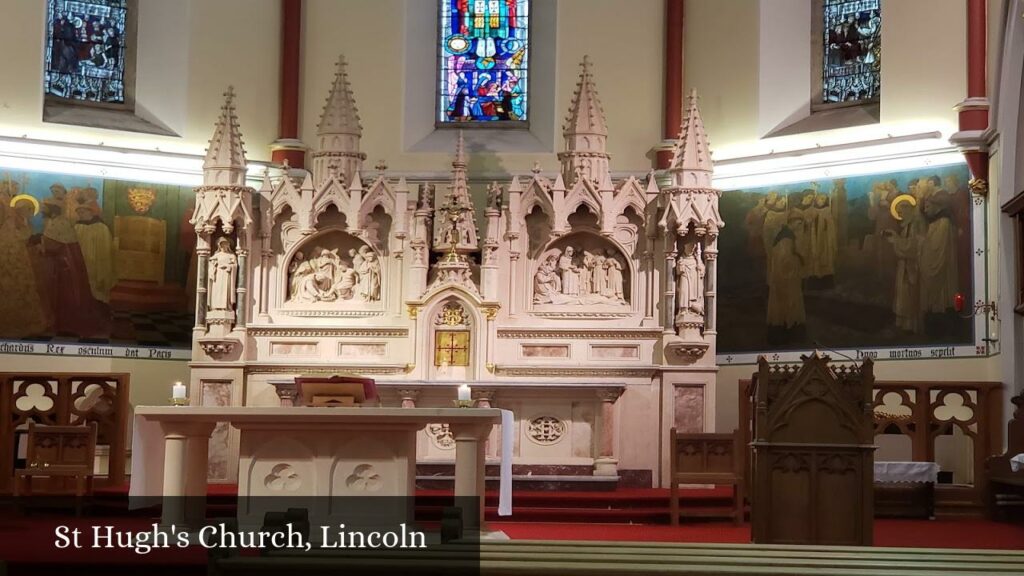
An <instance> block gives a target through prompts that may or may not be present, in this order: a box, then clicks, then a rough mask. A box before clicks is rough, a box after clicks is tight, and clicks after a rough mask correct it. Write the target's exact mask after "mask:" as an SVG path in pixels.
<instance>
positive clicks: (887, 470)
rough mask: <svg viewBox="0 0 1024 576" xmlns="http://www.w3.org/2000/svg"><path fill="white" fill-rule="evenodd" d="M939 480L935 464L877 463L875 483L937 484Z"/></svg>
mask: <svg viewBox="0 0 1024 576" xmlns="http://www.w3.org/2000/svg"><path fill="white" fill-rule="evenodd" d="M938 480H939V465H938V464H936V463H935V462H875V482H893V483H914V484H927V483H931V484H935V483H936V482H938Z"/></svg>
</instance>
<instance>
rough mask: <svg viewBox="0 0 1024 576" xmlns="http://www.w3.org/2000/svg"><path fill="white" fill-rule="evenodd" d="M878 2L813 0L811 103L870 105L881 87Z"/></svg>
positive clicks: (816, 104)
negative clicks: (814, 47)
mask: <svg viewBox="0 0 1024 576" xmlns="http://www.w3.org/2000/svg"><path fill="white" fill-rule="evenodd" d="M881 4H882V0H817V1H816V2H815V3H814V6H815V8H816V10H815V16H814V32H815V37H816V38H817V40H815V44H817V45H818V46H819V49H818V50H817V51H816V52H817V53H816V54H815V60H816V61H817V62H816V64H817V65H816V66H815V71H814V76H815V80H816V81H815V83H814V86H815V87H816V90H815V92H816V94H815V95H814V101H813V104H814V107H815V108H822V107H833V106H848V105H851V104H853V105H856V104H867V103H876V102H878V100H879V96H880V95H881V91H882V7H881Z"/></svg>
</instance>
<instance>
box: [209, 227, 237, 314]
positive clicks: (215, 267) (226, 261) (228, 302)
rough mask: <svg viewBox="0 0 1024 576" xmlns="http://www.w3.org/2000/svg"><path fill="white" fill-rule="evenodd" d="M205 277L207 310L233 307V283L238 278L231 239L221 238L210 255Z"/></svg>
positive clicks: (231, 308) (231, 309)
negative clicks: (206, 277) (215, 249)
mask: <svg viewBox="0 0 1024 576" xmlns="http://www.w3.org/2000/svg"><path fill="white" fill-rule="evenodd" d="M208 272H209V274H208V275H209V278H208V279H207V291H206V306H207V309H208V310H209V311H211V312H212V311H215V310H229V311H234V309H235V284H236V281H237V278H238V258H237V257H236V256H235V253H234V252H232V251H231V241H230V240H228V239H227V238H221V239H220V240H218V241H217V251H216V252H215V253H214V254H213V256H210V262H209V270H208Z"/></svg>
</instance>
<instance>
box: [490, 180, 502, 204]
mask: <svg viewBox="0 0 1024 576" xmlns="http://www.w3.org/2000/svg"><path fill="white" fill-rule="evenodd" d="M487 208H489V209H492V210H501V186H499V185H498V183H497V182H492V183H491V185H490V186H488V187H487Z"/></svg>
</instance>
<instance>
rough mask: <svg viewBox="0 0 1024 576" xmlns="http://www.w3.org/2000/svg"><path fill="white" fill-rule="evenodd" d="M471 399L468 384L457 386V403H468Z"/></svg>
mask: <svg viewBox="0 0 1024 576" xmlns="http://www.w3.org/2000/svg"><path fill="white" fill-rule="evenodd" d="M470 399H472V392H471V391H470V388H469V384H463V385H462V386H459V401H460V402H464V401H469V400H470Z"/></svg>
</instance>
